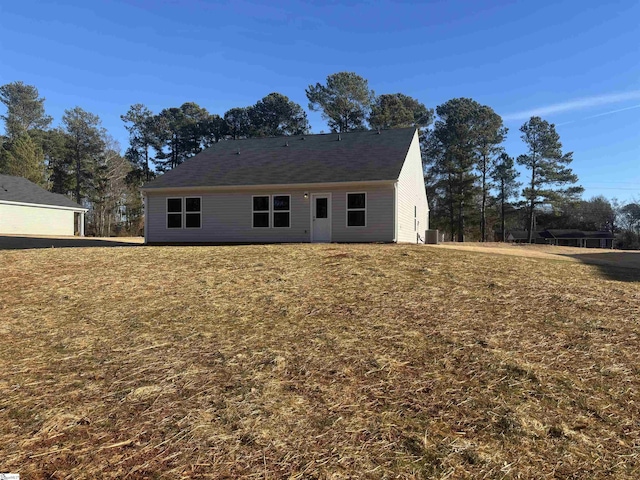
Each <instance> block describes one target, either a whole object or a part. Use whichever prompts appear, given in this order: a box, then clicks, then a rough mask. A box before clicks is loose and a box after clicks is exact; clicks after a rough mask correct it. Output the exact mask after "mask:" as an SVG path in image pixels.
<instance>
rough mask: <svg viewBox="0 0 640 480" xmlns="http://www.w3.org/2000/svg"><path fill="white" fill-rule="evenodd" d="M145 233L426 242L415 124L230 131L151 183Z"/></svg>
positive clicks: (223, 239)
mask: <svg viewBox="0 0 640 480" xmlns="http://www.w3.org/2000/svg"><path fill="white" fill-rule="evenodd" d="M142 192H143V194H144V197H145V241H146V242H147V243H151V244H154V243H155V244H158V243H278V242H411V243H416V242H418V243H422V242H424V236H425V230H427V229H428V228H429V207H428V204H427V195H426V190H425V185H424V178H423V170H422V161H421V156H420V145H419V139H418V132H417V130H416V129H414V128H403V129H394V130H382V131H377V132H376V131H361V132H350V133H341V134H337V133H331V134H321V135H298V136H289V137H273V138H254V139H246V140H226V141H221V142H219V143H216V144H215V145H214V146H212V147H211V148H208V149H207V150H204V151H203V152H201V153H199V154H198V155H196V156H194V157H193V158H191V159H189V160H187V161H185V162H184V163H183V164H181V165H180V166H178V167H176V168H174V169H173V170H171V171H169V172H167V173H165V174H164V175H161V176H160V177H158V178H156V179H155V180H153V181H151V182H149V183H147V184H146V185H144V186H143V188H142Z"/></svg>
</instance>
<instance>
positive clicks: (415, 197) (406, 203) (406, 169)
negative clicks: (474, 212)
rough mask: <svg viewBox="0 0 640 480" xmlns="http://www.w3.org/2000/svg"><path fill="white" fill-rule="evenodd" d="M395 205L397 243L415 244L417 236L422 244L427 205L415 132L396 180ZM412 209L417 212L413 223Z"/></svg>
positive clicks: (426, 227) (426, 226) (427, 218)
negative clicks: (396, 210)
mask: <svg viewBox="0 0 640 480" xmlns="http://www.w3.org/2000/svg"><path fill="white" fill-rule="evenodd" d="M397 203H398V206H397V209H398V212H397V218H398V220H397V221H398V243H416V242H417V238H418V237H417V235H418V234H419V235H420V238H421V243H424V235H425V233H424V232H425V230H428V229H429V205H428V203H427V191H426V188H425V185H424V173H423V170H422V157H421V155H420V140H419V137H418V132H417V131H416V133H415V135H414V137H413V140H412V141H411V146H410V147H409V151H408V153H407V158H406V160H405V162H404V165H403V166H402V170H401V171H400V177H399V178H398V186H397ZM414 207H415V210H417V215H416V217H415V221H414V211H415V210H414Z"/></svg>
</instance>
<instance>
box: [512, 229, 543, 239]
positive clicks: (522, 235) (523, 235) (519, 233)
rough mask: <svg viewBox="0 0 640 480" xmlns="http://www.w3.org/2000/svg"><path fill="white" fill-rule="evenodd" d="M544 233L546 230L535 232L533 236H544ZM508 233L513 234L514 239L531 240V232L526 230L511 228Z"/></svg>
mask: <svg viewBox="0 0 640 480" xmlns="http://www.w3.org/2000/svg"><path fill="white" fill-rule="evenodd" d="M543 233H544V232H533V238H534V239H536V238H544V235H543ZM507 234H508V235H511V237H512V238H513V240H529V232H528V231H526V230H509V231H508V232H507ZM508 235H507V236H508Z"/></svg>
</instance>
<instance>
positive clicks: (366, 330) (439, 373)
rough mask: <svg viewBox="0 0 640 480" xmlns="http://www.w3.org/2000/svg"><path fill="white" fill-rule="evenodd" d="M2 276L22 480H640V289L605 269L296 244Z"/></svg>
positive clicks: (34, 260)
mask: <svg viewBox="0 0 640 480" xmlns="http://www.w3.org/2000/svg"><path fill="white" fill-rule="evenodd" d="M0 272H1V274H0V319H1V320H0V352H1V353H2V354H1V355H0V472H19V473H21V474H22V477H21V478H23V479H32V478H56V479H57V478H60V479H62V478H73V479H78V478H125V477H127V474H128V477H127V478H181V477H182V478H189V477H196V478H238V477H251V478H270V479H274V478H283V477H285V478H301V479H302V478H304V479H309V478H451V479H453V478H456V479H457V478H565V479H575V478H620V479H637V478H639V477H640V457H639V454H640V397H639V388H640V326H639V322H640V284H639V283H637V282H634V281H630V278H627V277H626V276H625V275H624V274H622V275H619V277H618V276H616V275H611V272H612V271H611V270H608V271H605V270H603V268H602V267H601V266H597V265H585V264H582V263H578V262H568V261H560V260H553V259H547V258H527V257H520V256H505V255H489V254H486V253H478V252H466V251H458V250H453V249H445V248H431V247H419V246H393V245H354V246H348V245H293V246H238V247H120V248H67V249H60V248H54V249H51V248H49V249H42V250H23V251H17V250H16V251H1V252H0ZM616 278H620V279H619V280H616ZM625 279H626V281H625Z"/></svg>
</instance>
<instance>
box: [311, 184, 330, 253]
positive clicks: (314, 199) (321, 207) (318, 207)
mask: <svg viewBox="0 0 640 480" xmlns="http://www.w3.org/2000/svg"><path fill="white" fill-rule="evenodd" d="M311 241H312V242H330V241H331V195H330V194H327V193H323V194H319V193H318V194H313V195H311Z"/></svg>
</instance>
